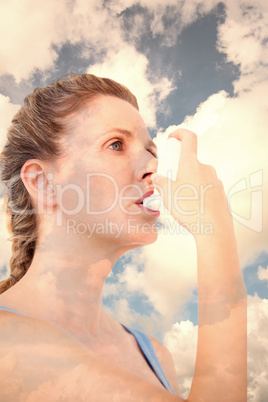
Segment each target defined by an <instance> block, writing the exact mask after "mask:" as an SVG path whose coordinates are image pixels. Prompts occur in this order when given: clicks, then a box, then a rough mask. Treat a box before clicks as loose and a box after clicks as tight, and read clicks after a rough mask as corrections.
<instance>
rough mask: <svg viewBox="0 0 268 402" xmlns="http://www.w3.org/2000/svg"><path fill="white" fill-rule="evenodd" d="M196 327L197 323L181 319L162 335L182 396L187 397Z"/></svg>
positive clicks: (193, 363) (191, 372)
mask: <svg viewBox="0 0 268 402" xmlns="http://www.w3.org/2000/svg"><path fill="white" fill-rule="evenodd" d="M197 329H198V327H197V325H194V324H193V323H192V322H191V321H181V322H177V323H175V324H174V325H173V326H172V328H171V330H170V331H168V332H166V334H165V336H164V344H165V346H166V347H167V348H168V350H169V351H170V353H171V354H172V357H173V361H174V364H175V369H176V374H177V379H178V383H179V387H180V392H181V395H182V397H183V398H187V397H188V394H189V391H190V387H191V384H192V378H193V375H194V367H195V358H196V349H197Z"/></svg>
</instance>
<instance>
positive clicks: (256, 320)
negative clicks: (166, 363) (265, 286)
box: [164, 296, 268, 402]
mask: <svg viewBox="0 0 268 402" xmlns="http://www.w3.org/2000/svg"><path fill="white" fill-rule="evenodd" d="M197 329H198V327H197V326H195V325H193V323H192V322H190V321H181V322H180V323H175V324H174V325H173V326H172V328H171V330H169V331H167V332H166V334H165V336H164V344H165V346H166V347H167V348H168V349H169V351H170V353H171V354H172V357H173V361H174V363H175V368H176V373H177V378H178V382H179V385H180V389H181V392H182V396H183V397H187V395H188V393H189V390H190V387H191V382H192V377H193V374H194V366H195V356H196V347H197ZM267 331H268V300H267V299H261V298H259V297H258V296H248V401H252V402H265V401H267V399H268V381H267V380H268V370H267V367H268V340H267Z"/></svg>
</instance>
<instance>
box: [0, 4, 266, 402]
mask: <svg viewBox="0 0 268 402" xmlns="http://www.w3.org/2000/svg"><path fill="white" fill-rule="evenodd" d="M0 35H1V38H2V39H1V41H0V60H1V62H0V146H1V147H2V145H3V144H4V142H5V135H6V128H7V127H8V125H9V124H10V121H11V118H12V116H13V115H14V114H15V112H16V111H17V110H18V108H19V107H20V105H22V104H23V99H24V97H25V96H26V95H27V94H28V93H30V92H32V91H33V89H34V88H35V87H36V86H44V85H46V84H48V83H49V82H51V81H54V80H55V79H57V78H58V77H60V76H62V75H65V74H66V73H69V72H75V73H84V72H90V73H94V74H97V75H100V76H106V77H110V78H113V79H115V80H118V81H119V82H121V83H123V84H125V85H126V86H128V87H129V88H130V89H131V90H132V91H133V92H134V94H135V95H136V96H137V98H138V101H139V105H140V110H141V114H142V116H143V118H144V120H145V122H146V124H147V126H148V129H149V132H150V134H151V136H152V137H153V138H155V142H156V143H157V144H158V146H159V148H160V150H161V146H162V143H163V141H162V139H163V138H165V137H166V135H167V133H169V132H170V131H171V130H172V129H174V128H176V127H177V126H179V125H182V126H184V127H188V128H190V129H191V130H193V131H195V132H196V133H197V134H198V136H199V159H200V160H201V161H202V162H204V163H207V164H212V165H213V166H215V168H216V170H217V173H218V176H219V177H220V179H221V180H222V181H223V183H224V186H225V189H226V192H227V194H228V197H229V202H230V206H231V210H232V213H233V217H234V220H235V229H236V233H237V240H238V248H239V254H240V260H241V265H242V268H243V274H244V278H245V282H246V285H247V289H248V319H249V322H248V362H249V382H248V383H249V390H248V400H249V401H256V402H264V401H267V400H268V373H267V367H268V341H267V339H266V338H267V336H266V335H267V332H268V321H267V318H268V300H267V299H268V241H267V240H268V219H267V218H268V217H267V208H266V209H265V206H266V205H267V201H268V200H267V190H268V188H267V187H268V180H267V174H268V157H267V150H268V135H267V127H268V114H267V110H268V98H267V93H268V74H267V65H268V49H267V43H268V4H267V1H266V0H224V1H222V2H220V3H219V2H217V1H216V0H203V1H202V2H201V1H199V0H187V1H186V0H140V1H136V0H103V1H97V0H58V1H57V2H55V1H54V0H46V1H42V0H20V1H18V0H9V1H7V0H0ZM2 193H3V192H2V190H1V188H0V195H2ZM0 200H1V198H0ZM4 222H5V221H4V214H3V211H2V210H1V215H0V236H1V241H0V269H1V271H0V275H1V278H4V277H5V276H7V275H8V274H9V271H8V260H9V256H10V251H9V245H8V242H7V237H8V235H7V232H6V229H5V223H4ZM104 296H105V297H104V302H105V306H106V309H107V311H109V312H110V313H111V314H112V315H113V317H115V318H116V319H117V320H119V321H121V322H123V323H125V324H126V325H129V326H133V327H136V328H140V329H142V330H143V331H146V332H147V333H150V334H152V335H154V336H156V337H157V338H158V339H159V340H161V341H162V342H164V343H165V345H166V346H167V347H168V348H169V350H170V351H171V353H172V355H173V357H174V361H175V365H176V369H177V374H178V380H179V382H180V387H181V390H182V392H183V394H184V395H187V391H188V390H189V386H190V384H191V378H192V374H193V367H194V359H195V350H196V336H197V303H196V302H197V292H196V255H195V248H194V242H193V239H192V238H191V237H190V236H189V235H186V234H185V233H182V232H181V231H180V229H179V227H177V226H174V225H171V226H170V227H169V230H162V231H160V233H159V239H158V241H157V242H156V243H155V244H153V245H151V246H147V247H145V248H144V249H138V250H135V251H132V252H130V253H128V254H127V255H125V256H124V257H123V258H122V259H121V260H120V261H118V263H117V264H116V266H115V267H114V270H113V272H112V274H111V276H110V277H109V278H108V280H107V284H106V287H105V291H104Z"/></svg>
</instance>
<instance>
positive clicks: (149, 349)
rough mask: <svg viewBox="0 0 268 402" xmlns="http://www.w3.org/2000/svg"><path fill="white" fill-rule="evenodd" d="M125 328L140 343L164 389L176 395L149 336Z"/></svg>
mask: <svg viewBox="0 0 268 402" xmlns="http://www.w3.org/2000/svg"><path fill="white" fill-rule="evenodd" d="M121 325H123V324H121ZM123 327H124V328H125V329H126V330H127V331H128V332H130V333H131V334H132V335H133V336H134V337H135V338H136V341H137V342H138V345H139V347H140V348H141V350H142V352H143V354H144V356H145V358H146V360H147V362H148V363H149V365H150V367H151V368H152V370H153V371H154V372H155V374H156V375H157V377H158V378H159V380H160V381H161V383H162V384H163V385H164V387H165V388H166V389H167V390H168V391H170V392H172V393H174V391H173V389H172V388H171V386H170V383H169V381H168V379H167V377H166V375H165V372H164V370H163V367H162V366H161V363H160V361H159V360H158V357H157V355H156V353H155V350H154V347H153V345H152V342H151V341H150V339H149V338H148V336H147V335H145V334H144V333H143V332H140V331H138V330H135V329H129V328H127V327H126V326H125V325H123Z"/></svg>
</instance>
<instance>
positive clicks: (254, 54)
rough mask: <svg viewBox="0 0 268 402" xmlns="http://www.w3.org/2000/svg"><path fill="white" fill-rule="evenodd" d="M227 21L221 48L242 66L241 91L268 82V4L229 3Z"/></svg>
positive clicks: (258, 1)
mask: <svg viewBox="0 0 268 402" xmlns="http://www.w3.org/2000/svg"><path fill="white" fill-rule="evenodd" d="M225 4H226V5H227V8H226V11H227V13H226V15H227V17H226V21H225V23H224V24H221V25H220V26H219V35H218V39H219V43H218V44H219V49H220V50H221V51H223V52H224V53H225V54H226V55H227V59H228V61H232V62H233V63H235V64H236V65H238V66H239V67H240V70H241V73H242V75H241V78H240V79H239V80H238V81H237V82H236V83H235V90H236V91H237V92H240V91H243V90H248V89H251V88H252V86H254V85H255V83H256V82H262V81H263V80H265V79H267V68H266V67H265V65H267V63H268V47H267V35H268V24H267V18H268V4H267V1H265V0H254V1H253V0H243V1H240V2H236V1H232V0H225Z"/></svg>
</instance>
